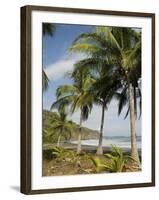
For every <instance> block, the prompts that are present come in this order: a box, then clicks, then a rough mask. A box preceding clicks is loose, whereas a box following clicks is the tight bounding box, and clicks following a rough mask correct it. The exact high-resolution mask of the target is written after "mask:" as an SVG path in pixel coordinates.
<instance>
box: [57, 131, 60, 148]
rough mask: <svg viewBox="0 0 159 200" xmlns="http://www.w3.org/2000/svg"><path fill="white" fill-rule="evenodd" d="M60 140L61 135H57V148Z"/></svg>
mask: <svg viewBox="0 0 159 200" xmlns="http://www.w3.org/2000/svg"><path fill="white" fill-rule="evenodd" d="M60 140H61V134H60V135H59V137H58V140H57V147H59V146H60Z"/></svg>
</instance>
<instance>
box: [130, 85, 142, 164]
mask: <svg viewBox="0 0 159 200" xmlns="http://www.w3.org/2000/svg"><path fill="white" fill-rule="evenodd" d="M128 97H129V107H130V129H131V156H132V158H133V159H135V160H136V162H137V164H138V165H139V166H140V160H139V155H138V149H137V140H136V119H135V110H134V105H133V103H134V102H133V94H132V84H131V83H130V82H129V83H128Z"/></svg>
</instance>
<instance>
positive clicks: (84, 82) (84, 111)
mask: <svg viewBox="0 0 159 200" xmlns="http://www.w3.org/2000/svg"><path fill="white" fill-rule="evenodd" d="M71 78H72V80H73V84H72V85H61V86H59V87H58V88H57V92H56V96H57V101H56V102H54V103H53V104H52V106H51V109H53V108H59V109H61V108H63V107H65V106H66V105H67V106H69V107H70V110H71V113H74V112H75V111H77V110H80V120H79V134H78V144H77V153H78V154H79V153H80V152H81V137H82V123H83V122H84V121H85V120H87V119H88V115H89V113H90V112H91V109H92V102H93V97H92V96H91V95H90V94H89V88H90V86H91V84H92V81H93V80H92V79H91V78H90V77H89V76H86V74H85V73H83V72H82V71H78V73H75V74H74V73H73V74H72V75H71Z"/></svg>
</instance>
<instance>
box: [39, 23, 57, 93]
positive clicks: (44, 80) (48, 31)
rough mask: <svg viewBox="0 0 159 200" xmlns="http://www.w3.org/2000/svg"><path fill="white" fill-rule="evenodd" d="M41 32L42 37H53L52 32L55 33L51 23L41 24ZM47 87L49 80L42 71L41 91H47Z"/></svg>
mask: <svg viewBox="0 0 159 200" xmlns="http://www.w3.org/2000/svg"><path fill="white" fill-rule="evenodd" d="M42 32H43V36H46V35H48V36H50V37H53V35H54V32H55V25H53V24H51V23H43V26H42ZM48 86H49V79H48V77H47V75H46V73H45V70H44V69H43V70H42V89H43V91H46V90H47V89H48Z"/></svg>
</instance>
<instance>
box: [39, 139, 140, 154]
mask: <svg viewBox="0 0 159 200" xmlns="http://www.w3.org/2000/svg"><path fill="white" fill-rule="evenodd" d="M55 146H56V144H46V145H45V146H43V150H49V149H52V148H54V147H55ZM61 147H63V148H64V149H66V150H74V151H76V148H77V144H73V143H71V142H65V143H61ZM81 147H82V151H83V152H85V151H86V152H88V153H96V150H97V146H95V145H83V144H82V145H81ZM111 149H112V147H106V146H103V153H108V152H111ZM121 149H122V151H123V152H124V153H127V154H130V152H131V148H126V147H124V148H122V147H121ZM138 152H139V154H140V155H141V149H138Z"/></svg>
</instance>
